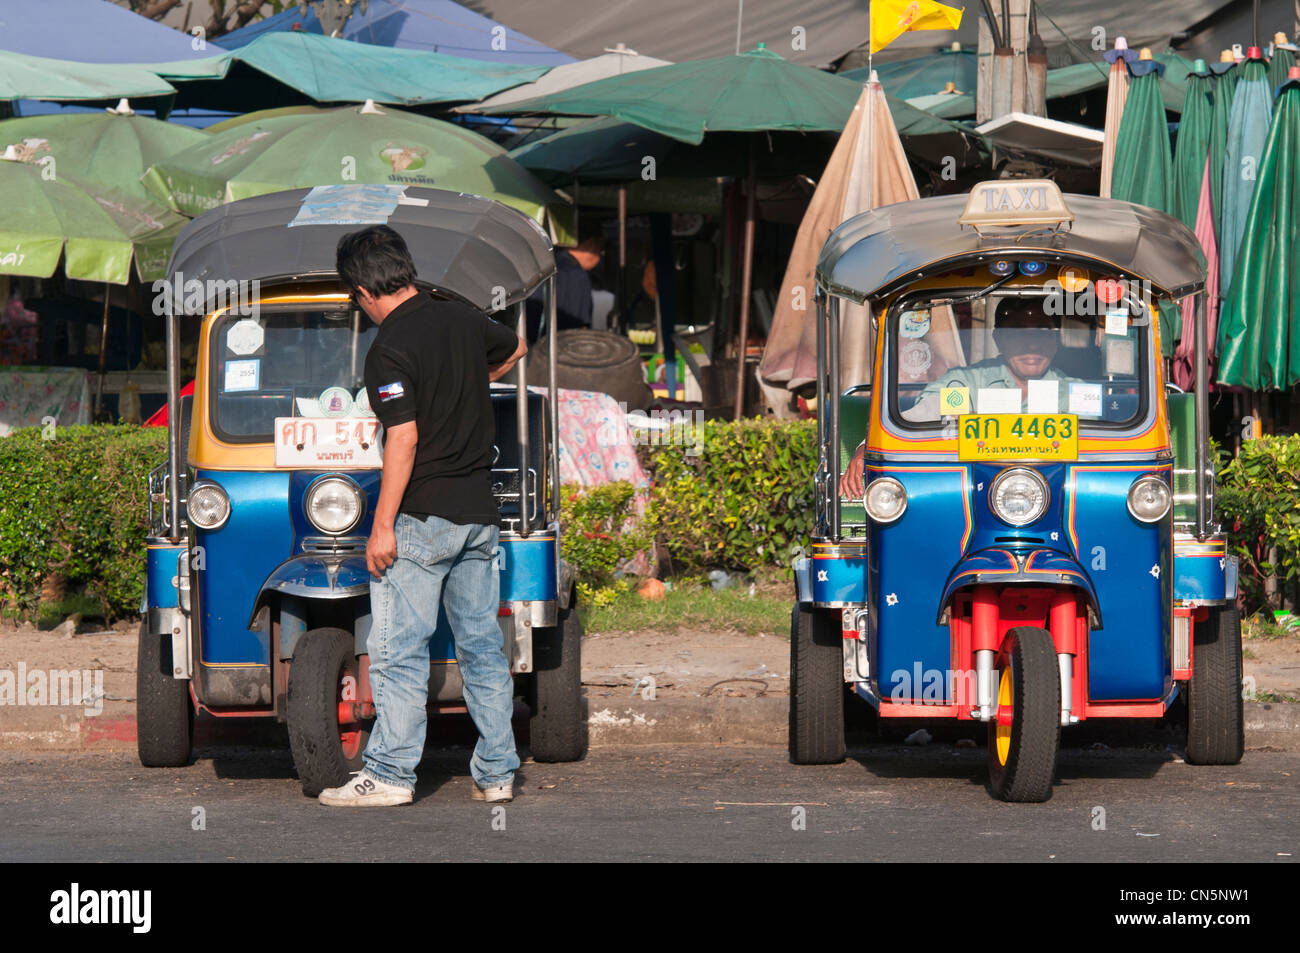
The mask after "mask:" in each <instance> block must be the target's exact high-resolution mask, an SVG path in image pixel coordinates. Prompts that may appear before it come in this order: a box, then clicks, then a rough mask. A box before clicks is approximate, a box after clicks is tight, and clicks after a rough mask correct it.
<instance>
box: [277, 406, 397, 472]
mask: <svg viewBox="0 0 1300 953" xmlns="http://www.w3.org/2000/svg"><path fill="white" fill-rule="evenodd" d="M383 463H384V459H383V456H382V455H381V454H380V452H379V421H378V420H376V419H375V418H373V417H276V418H275V465H276V466H277V467H316V468H320V469H341V470H346V469H355V468H369V467H381V466H383Z"/></svg>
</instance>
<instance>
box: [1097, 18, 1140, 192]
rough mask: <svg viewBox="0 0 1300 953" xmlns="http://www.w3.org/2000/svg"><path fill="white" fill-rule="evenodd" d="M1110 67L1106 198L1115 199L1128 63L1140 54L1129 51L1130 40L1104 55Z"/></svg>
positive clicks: (1104, 153) (1104, 165)
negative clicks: (1117, 145) (1113, 188)
mask: <svg viewBox="0 0 1300 953" xmlns="http://www.w3.org/2000/svg"><path fill="white" fill-rule="evenodd" d="M1104 56H1105V58H1106V62H1107V63H1109V64H1110V73H1109V74H1108V75H1107V77H1106V125H1105V133H1106V138H1105V140H1104V141H1103V143H1102V147H1101V192H1100V195H1101V197H1102V198H1110V197H1111V182H1112V177H1113V175H1114V172H1115V141H1116V139H1117V138H1118V136H1119V126H1120V121H1121V120H1122V119H1123V118H1124V101H1125V100H1126V99H1127V98H1128V63H1129V62H1130V61H1132V60H1136V59H1137V56H1138V55H1137V51H1136V50H1130V49H1129V48H1128V40H1126V39H1125V38H1124V37H1122V36H1120V37H1116V38H1115V48H1114V49H1113V50H1107V51H1106V52H1105V54H1104Z"/></svg>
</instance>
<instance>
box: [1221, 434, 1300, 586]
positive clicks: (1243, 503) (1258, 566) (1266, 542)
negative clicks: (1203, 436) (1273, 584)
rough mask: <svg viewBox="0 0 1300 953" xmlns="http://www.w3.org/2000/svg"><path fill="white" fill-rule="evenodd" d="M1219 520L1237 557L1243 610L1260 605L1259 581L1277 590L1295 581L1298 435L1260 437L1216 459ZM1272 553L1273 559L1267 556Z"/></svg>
mask: <svg viewBox="0 0 1300 953" xmlns="http://www.w3.org/2000/svg"><path fill="white" fill-rule="evenodd" d="M1216 500H1217V505H1218V512H1219V520H1220V522H1222V523H1223V528H1224V529H1225V530H1227V532H1228V545H1229V547H1230V551H1231V552H1233V553H1234V554H1236V555H1237V557H1238V558H1239V560H1240V570H1239V576H1238V578H1239V580H1240V584H1241V590H1242V593H1243V595H1244V596H1245V602H1246V608H1247V610H1249V611H1254V610H1255V609H1258V608H1260V607H1261V606H1263V604H1264V580H1265V578H1267V577H1269V576H1276V577H1277V580H1278V586H1279V590H1281V591H1285V590H1286V588H1287V587H1288V586H1294V585H1295V584H1296V583H1297V581H1300V435H1297V434H1290V435H1287V436H1265V437H1261V438H1260V439H1258V440H1248V441H1246V442H1245V443H1243V444H1242V445H1241V452H1240V453H1239V454H1238V455H1237V456H1236V458H1229V457H1228V456H1227V455H1226V454H1225V455H1224V456H1223V458H1222V459H1221V461H1220V470H1219V485H1218V493H1217V497H1216ZM1270 551H1275V554H1276V561H1272V560H1270V558H1269V553H1270Z"/></svg>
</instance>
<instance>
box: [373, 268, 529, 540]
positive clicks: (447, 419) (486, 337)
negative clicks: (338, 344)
mask: <svg viewBox="0 0 1300 953" xmlns="http://www.w3.org/2000/svg"><path fill="white" fill-rule="evenodd" d="M518 343H519V339H518V337H517V336H516V335H515V333H514V332H513V331H511V330H510V329H509V328H507V327H506V326H504V325H502V324H498V323H497V322H496V321H493V320H492V319H491V318H489V317H488V316H487V315H485V314H483V313H482V312H480V311H478V310H476V309H475V308H472V307H470V306H469V305H467V304H463V303H461V302H459V301H435V300H434V299H433V298H431V297H430V296H429V295H428V294H425V293H423V292H421V293H420V294H417V295H415V296H414V297H412V298H409V299H407V300H406V301H403V302H402V303H401V304H399V305H398V306H397V307H396V308H394V309H393V310H392V311H391V312H390V313H389V315H388V317H386V318H385V319H384V321H383V322H382V323H381V324H380V326H379V331H378V333H377V334H376V335H375V340H374V342H373V343H372V344H371V345H370V350H369V351H368V352H367V354H366V371H365V373H366V391H367V394H368V396H369V397H370V406H371V408H372V409H373V410H374V412H375V416H376V417H378V418H379V422H380V423H381V424H383V425H384V427H385V428H390V427H396V426H397V425H398V424H402V423H406V422H408V421H412V420H413V421H415V424H416V437H417V443H416V446H415V465H414V467H413V468H412V470H411V479H410V482H409V483H407V485H406V492H405V493H404V494H403V496H402V503H401V505H400V507H399V511H400V512H402V513H409V514H411V515H413V516H418V517H421V518H423V517H426V516H439V517H441V518H442V519H445V520H448V521H450V522H452V523H460V524H466V523H481V524H485V525H492V524H498V523H499V516H498V513H497V505H496V501H495V500H494V499H493V497H492V482H491V467H492V445H493V443H495V441H496V424H495V421H494V418H493V414H492V398H491V396H490V392H489V389H488V367H489V366H490V365H493V364H500V363H501V362H502V361H504V360H506V359H507V358H508V357H510V355H511V354H513V353H514V351H515V347H516V346H517V345H518Z"/></svg>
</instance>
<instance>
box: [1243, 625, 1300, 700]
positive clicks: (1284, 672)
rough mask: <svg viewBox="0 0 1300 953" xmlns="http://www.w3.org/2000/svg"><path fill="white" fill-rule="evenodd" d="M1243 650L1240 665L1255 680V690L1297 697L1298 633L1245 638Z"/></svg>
mask: <svg viewBox="0 0 1300 953" xmlns="http://www.w3.org/2000/svg"><path fill="white" fill-rule="evenodd" d="M1242 651H1243V654H1244V655H1245V658H1244V659H1243V661H1242V666H1243V668H1244V669H1245V672H1246V675H1248V676H1250V677H1253V678H1254V679H1255V691H1256V692H1257V693H1260V694H1262V693H1264V692H1271V693H1273V694H1275V695H1285V696H1288V697H1290V698H1300V636H1297V635H1288V636H1284V637H1282V638H1273V639H1265V638H1252V639H1245V640H1244V641H1243V642H1242Z"/></svg>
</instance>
